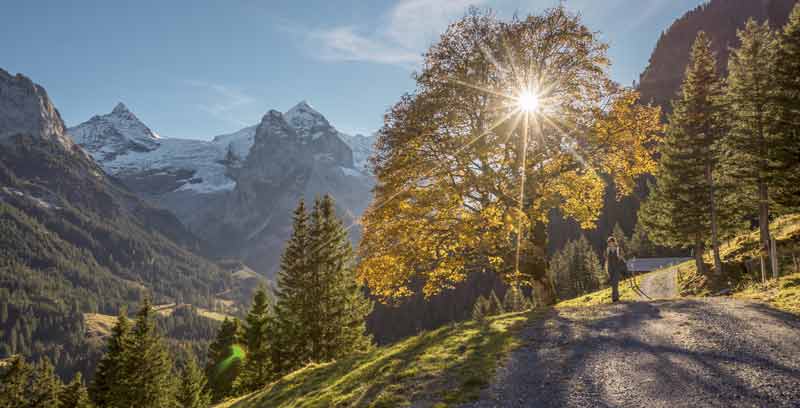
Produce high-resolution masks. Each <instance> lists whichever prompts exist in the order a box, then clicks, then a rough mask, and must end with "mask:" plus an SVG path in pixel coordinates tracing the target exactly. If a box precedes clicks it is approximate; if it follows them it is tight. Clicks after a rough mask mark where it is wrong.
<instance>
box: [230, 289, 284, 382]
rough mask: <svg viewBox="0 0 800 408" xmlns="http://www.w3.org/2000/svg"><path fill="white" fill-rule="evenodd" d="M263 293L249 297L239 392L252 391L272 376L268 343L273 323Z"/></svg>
mask: <svg viewBox="0 0 800 408" xmlns="http://www.w3.org/2000/svg"><path fill="white" fill-rule="evenodd" d="M270 308H271V306H270V304H269V300H268V297H267V290H266V289H265V288H264V287H263V286H261V287H259V288H258V289H257V290H256V293H255V295H254V297H253V305H252V306H251V308H250V312H248V314H247V317H246V319H245V322H246V327H245V337H244V338H245V347H246V348H247V354H246V356H245V363H244V366H243V367H242V372H241V373H240V374H239V377H238V378H237V386H236V388H237V389H238V390H239V392H247V391H253V390H256V389H258V388H260V387H262V386H264V385H265V384H267V383H268V382H269V381H270V380H271V379H272V378H273V377H274V376H275V372H274V370H273V368H272V364H271V360H270V357H271V348H272V344H271V342H272V341H273V339H272V338H271V335H272V333H271V332H272V328H273V326H274V319H273V316H272V313H271V310H270Z"/></svg>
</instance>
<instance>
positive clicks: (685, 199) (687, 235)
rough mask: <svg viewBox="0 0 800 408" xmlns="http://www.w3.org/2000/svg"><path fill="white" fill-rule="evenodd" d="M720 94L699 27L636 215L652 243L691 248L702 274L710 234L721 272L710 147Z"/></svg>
mask: <svg viewBox="0 0 800 408" xmlns="http://www.w3.org/2000/svg"><path fill="white" fill-rule="evenodd" d="M721 96H722V89H721V85H720V80H719V77H718V75H717V69H716V59H715V58H714V55H713V53H712V51H711V41H710V40H709V39H708V36H707V35H706V34H705V33H704V32H702V31H701V32H700V33H698V35H697V39H696V40H695V42H694V45H693V46H692V51H691V58H690V61H689V65H688V66H687V68H686V76H685V78H684V81H683V84H682V86H681V92H680V94H679V95H678V97H677V98H676V99H675V100H674V101H673V104H672V105H673V112H672V114H671V115H670V116H669V119H668V122H669V124H668V128H667V133H666V137H665V138H664V142H663V144H662V145H661V146H660V154H661V158H660V161H659V166H658V171H657V182H656V184H655V186H652V188H651V189H650V196H649V197H648V199H647V201H645V203H643V205H642V208H641V214H640V216H641V219H642V221H643V223H644V224H645V226H646V227H647V230H648V233H649V235H650V236H651V238H652V239H653V240H654V241H655V242H657V243H659V244H661V245H664V246H687V245H691V246H693V247H694V254H695V263H696V265H697V270H698V272H700V273H706V268H705V264H704V262H703V252H704V251H705V248H706V241H707V240H708V239H709V235H710V239H711V246H712V249H713V252H714V266H715V270H716V272H717V273H721V271H722V260H721V258H720V256H719V237H718V235H719V231H718V230H719V223H718V221H719V217H718V210H719V208H718V207H717V202H716V200H717V193H718V192H717V191H715V183H714V166H715V164H716V152H715V149H714V146H715V142H717V141H718V139H719V135H720V133H721V132H722V126H721V123H720V119H721V114H722V111H723V109H722V104H721ZM709 233H710V234H709Z"/></svg>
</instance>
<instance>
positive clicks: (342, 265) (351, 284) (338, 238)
mask: <svg viewBox="0 0 800 408" xmlns="http://www.w3.org/2000/svg"><path fill="white" fill-rule="evenodd" d="M315 213H316V214H318V215H313V216H312V220H314V224H313V225H312V230H313V231H314V234H313V235H312V236H311V247H312V248H314V249H315V251H314V253H312V254H311V256H310V260H311V268H312V271H313V272H315V275H317V282H319V293H320V294H321V296H320V298H319V299H318V300H319V301H320V303H321V305H320V307H319V310H320V311H321V312H322V313H321V314H320V315H319V316H320V317H319V318H318V319H317V322H319V323H321V330H320V332H319V335H320V338H319V340H320V341H319V344H320V345H321V347H320V348H319V350H318V354H317V355H315V356H314V357H313V359H314V361H328V360H333V359H337V358H341V357H345V356H348V355H350V354H352V353H353V352H356V351H363V350H366V349H367V348H368V347H369V346H370V344H371V338H370V336H369V335H368V334H367V327H366V318H367V316H368V315H369V313H370V312H371V311H372V303H371V302H370V301H369V300H368V299H367V298H366V296H365V293H364V290H363V287H362V285H360V284H359V283H358V281H357V279H356V271H355V258H354V254H353V248H352V245H351V243H350V239H349V238H348V236H347V230H345V228H344V226H343V225H342V221H341V220H340V219H339V218H338V217H337V216H336V210H335V203H334V200H333V198H332V197H331V196H330V195H327V194H326V195H325V196H324V197H322V199H321V200H319V201H317V202H316V203H315Z"/></svg>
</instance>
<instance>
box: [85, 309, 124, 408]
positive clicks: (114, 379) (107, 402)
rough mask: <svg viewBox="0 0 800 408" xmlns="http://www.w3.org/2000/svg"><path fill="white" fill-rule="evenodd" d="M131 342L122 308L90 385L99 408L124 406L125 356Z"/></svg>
mask: <svg viewBox="0 0 800 408" xmlns="http://www.w3.org/2000/svg"><path fill="white" fill-rule="evenodd" d="M130 342H131V323H130V320H128V317H127V310H126V309H125V308H122V309H121V310H120V312H119V316H117V322H116V323H115V324H114V327H113V328H112V329H111V336H110V337H109V338H108V341H107V343H106V351H105V354H104V355H103V357H102V358H101V359H100V362H99V363H98V364H97V369H96V370H95V375H94V381H93V382H92V385H91V396H92V399H93V400H94V402H95V404H96V405H97V406H99V407H123V406H125V403H126V401H125V396H124V394H125V391H126V387H127V386H126V381H127V380H128V372H126V371H125V370H126V368H127V365H126V364H127V361H126V360H127V355H128V353H129V349H130Z"/></svg>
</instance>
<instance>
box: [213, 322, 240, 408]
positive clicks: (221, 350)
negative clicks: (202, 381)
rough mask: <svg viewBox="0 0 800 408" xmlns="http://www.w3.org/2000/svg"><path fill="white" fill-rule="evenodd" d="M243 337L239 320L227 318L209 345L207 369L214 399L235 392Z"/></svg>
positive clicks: (216, 399)
mask: <svg viewBox="0 0 800 408" xmlns="http://www.w3.org/2000/svg"><path fill="white" fill-rule="evenodd" d="M243 338H244V333H243V331H242V327H241V324H240V323H239V321H238V320H237V319H228V318H225V320H224V321H223V322H222V324H221V325H220V327H219V330H218V331H217V338H216V339H215V340H214V342H213V343H211V345H209V347H208V363H207V365H206V370H205V371H206V378H208V387H209V389H210V390H211V396H212V399H213V400H214V401H219V400H221V399H223V398H225V397H228V396H230V395H232V393H233V383H234V381H235V380H236V378H237V377H238V376H239V372H240V371H241V367H242V358H243V356H244V353H243V352H242V350H243V346H242V343H243V342H244V341H243Z"/></svg>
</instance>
